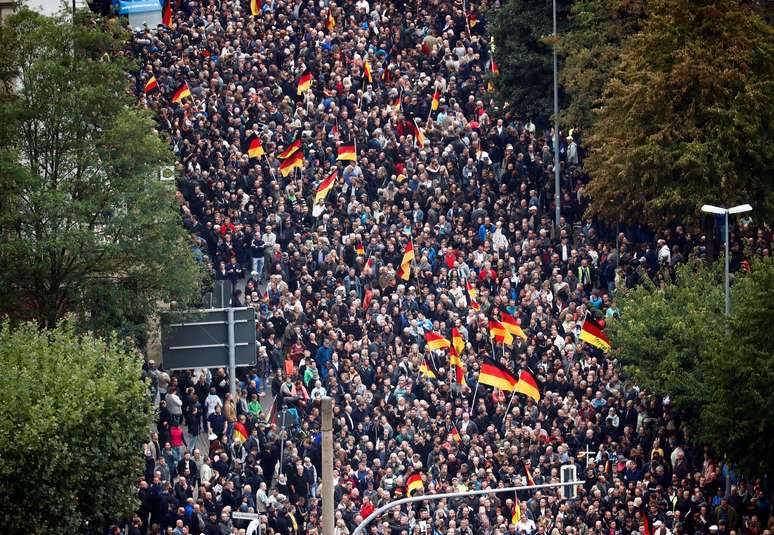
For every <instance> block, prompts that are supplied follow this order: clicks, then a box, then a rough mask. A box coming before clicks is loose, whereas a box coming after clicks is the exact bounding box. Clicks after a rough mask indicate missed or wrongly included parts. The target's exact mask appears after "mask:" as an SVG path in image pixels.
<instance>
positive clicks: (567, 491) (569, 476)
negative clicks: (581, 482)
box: [559, 464, 578, 500]
mask: <svg viewBox="0 0 774 535" xmlns="http://www.w3.org/2000/svg"><path fill="white" fill-rule="evenodd" d="M576 471H577V468H576V467H575V465H574V464H564V465H562V467H561V468H560V469H559V477H560V480H561V482H562V483H570V482H572V481H576ZM560 492H561V493H562V498H564V499H565V500H574V499H575V498H577V497H578V487H577V485H570V486H567V487H562V488H561V489H560Z"/></svg>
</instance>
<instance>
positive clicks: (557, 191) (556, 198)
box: [554, 0, 562, 233]
mask: <svg viewBox="0 0 774 535" xmlns="http://www.w3.org/2000/svg"><path fill="white" fill-rule="evenodd" d="M556 41H557V35H556V0H554V204H555V205H556V206H555V210H556V221H555V224H556V227H557V229H556V230H557V233H558V232H559V217H560V216H561V212H562V209H561V201H562V199H561V192H560V188H561V178H560V166H559V82H558V69H557V62H556V46H557V42H556Z"/></svg>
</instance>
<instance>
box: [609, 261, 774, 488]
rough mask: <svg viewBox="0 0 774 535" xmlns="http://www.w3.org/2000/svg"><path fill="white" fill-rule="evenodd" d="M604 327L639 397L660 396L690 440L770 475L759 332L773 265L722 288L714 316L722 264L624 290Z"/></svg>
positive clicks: (773, 421) (771, 305)
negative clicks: (642, 393)
mask: <svg viewBox="0 0 774 535" xmlns="http://www.w3.org/2000/svg"><path fill="white" fill-rule="evenodd" d="M619 300H620V304H621V319H620V320H617V321H613V322H610V324H609V328H608V330H609V334H610V337H611V340H612V343H613V347H614V351H616V355H617V356H618V357H619V359H620V361H621V362H622V364H623V365H624V369H625V371H626V372H627V373H629V374H631V375H633V376H634V377H635V378H636V379H637V380H638V381H639V382H640V383H641V384H642V385H643V387H645V388H647V389H648V390H649V391H651V392H654V393H657V394H659V395H669V396H670V399H671V400H672V402H673V403H674V406H675V407H676V408H677V409H678V410H679V411H680V413H681V414H682V416H683V419H684V420H685V421H686V422H687V423H688V424H689V427H690V429H691V431H692V432H693V433H694V435H695V437H696V439H697V440H698V441H703V442H706V443H707V444H710V445H712V446H713V447H714V448H716V449H717V450H718V451H720V452H721V453H723V454H725V455H726V456H727V458H728V459H729V460H730V461H731V462H733V463H735V464H737V465H738V467H739V469H740V470H742V471H743V472H745V473H747V474H749V475H768V476H770V477H771V476H772V475H774V453H772V452H771V451H769V450H770V448H769V449H768V450H767V449H766V448H754V447H751V445H753V444H761V445H763V444H769V443H771V441H772V440H774V416H773V415H774V393H772V389H771V384H772V381H774V367H772V365H771V364H772V351H771V343H770V340H769V339H768V334H769V333H768V329H769V328H770V323H771V318H772V317H774V260H772V259H766V260H762V261H757V262H753V264H752V271H751V273H749V274H747V273H744V272H741V273H738V274H737V275H736V277H735V281H734V284H733V286H732V302H733V309H732V314H731V317H730V318H728V319H727V318H726V317H725V316H724V315H723V283H722V264H721V263H720V262H718V263H715V264H712V265H710V266H706V265H705V264H703V263H701V262H699V261H698V260H695V261H691V262H689V263H688V264H686V265H683V266H681V267H679V268H678V269H677V270H676V274H675V280H674V282H672V281H670V282H667V283H665V284H663V285H662V286H659V287H656V286H654V285H652V284H651V285H646V286H642V287H639V288H636V289H633V290H628V291H626V292H625V293H623V295H622V296H621V297H620V298H619Z"/></svg>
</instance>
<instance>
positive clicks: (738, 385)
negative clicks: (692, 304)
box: [701, 259, 774, 480]
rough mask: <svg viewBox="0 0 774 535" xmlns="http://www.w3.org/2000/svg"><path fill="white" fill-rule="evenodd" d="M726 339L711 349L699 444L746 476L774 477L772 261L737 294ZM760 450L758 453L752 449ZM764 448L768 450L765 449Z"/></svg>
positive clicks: (741, 283) (741, 282)
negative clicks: (707, 395) (721, 454)
mask: <svg viewBox="0 0 774 535" xmlns="http://www.w3.org/2000/svg"><path fill="white" fill-rule="evenodd" d="M733 290H734V291H733V310H732V314H731V319H730V322H729V323H730V328H729V329H728V331H726V332H728V335H727V336H725V337H723V338H721V339H720V340H718V341H717V342H716V344H715V346H714V347H713V353H714V358H711V359H710V360H709V370H708V373H707V388H708V390H709V391H710V392H712V396H711V397H710V400H709V403H708V404H707V405H706V406H705V407H704V410H703V411H702V422H701V428H702V434H701V438H703V439H704V440H706V441H707V442H708V443H709V444H713V445H714V446H716V447H717V448H718V449H720V450H721V451H723V452H725V453H726V454H727V455H728V457H729V458H730V459H732V460H733V461H734V462H736V463H738V465H739V468H740V469H742V470H743V471H745V472H747V473H748V474H767V475H768V476H769V480H771V477H772V476H774V450H772V448H770V447H767V446H768V445H769V444H772V443H774V394H773V393H772V388H771V385H772V384H774V366H772V361H773V360H774V359H772V355H773V354H774V351H773V350H772V346H771V338H769V334H770V333H769V329H770V328H771V318H774V261H772V260H771V259H769V260H767V261H761V262H757V263H756V262H754V263H753V264H752V272H751V273H750V274H749V275H746V276H743V277H740V278H739V279H738V280H737V281H736V283H735V285H734V288H733ZM756 444H757V445H761V446H762V447H754V445H756ZM764 445H765V446H764Z"/></svg>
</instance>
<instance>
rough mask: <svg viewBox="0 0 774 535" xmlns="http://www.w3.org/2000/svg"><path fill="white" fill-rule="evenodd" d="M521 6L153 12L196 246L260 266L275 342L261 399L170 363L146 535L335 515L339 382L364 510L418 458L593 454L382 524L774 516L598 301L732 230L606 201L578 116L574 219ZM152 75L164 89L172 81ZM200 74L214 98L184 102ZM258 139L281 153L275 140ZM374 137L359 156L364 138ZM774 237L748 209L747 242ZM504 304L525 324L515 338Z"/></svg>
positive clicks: (488, 525)
mask: <svg viewBox="0 0 774 535" xmlns="http://www.w3.org/2000/svg"><path fill="white" fill-rule="evenodd" d="M496 7H497V6H496V5H494V4H491V3H486V2H482V3H480V4H479V3H477V2H467V3H463V2H462V1H453V2H443V1H440V0H417V1H415V2H405V1H402V0H397V1H391V2H386V1H381V2H379V1H372V2H369V1H368V0H358V1H356V2H341V3H334V2H328V1H327V0H322V1H320V2H319V3H314V2H306V1H304V0H295V1H293V2H286V1H283V0H278V1H268V0H264V2H263V3H261V2H260V1H258V2H257V3H256V2H252V3H251V2H247V3H245V2H235V1H231V0H223V1H216V0H202V1H187V0H182V1H180V2H178V3H177V4H174V3H173V9H172V22H171V24H170V25H169V27H159V28H158V29H153V30H150V29H134V33H133V38H132V40H131V42H130V43H129V52H130V53H131V54H132V55H133V56H134V57H136V58H137V59H138V61H139V64H140V65H141V70H140V72H139V73H138V74H137V76H136V78H135V81H136V87H137V93H138V98H139V99H140V101H141V103H142V104H143V105H144V106H147V107H148V108H150V109H152V110H153V111H154V112H155V113H156V115H157V118H158V127H159V129H160V130H161V131H163V132H164V133H165V134H166V135H168V137H169V139H170V142H171V143H172V144H173V145H174V148H175V151H176V155H177V158H178V161H179V165H180V167H181V169H180V171H181V173H180V178H179V180H178V187H179V189H178V201H179V204H180V211H181V215H182V219H183V222H184V224H185V226H186V227H187V228H188V229H189V230H190V231H191V237H192V238H191V239H192V247H194V248H195V250H196V251H197V254H198V256H199V258H200V260H201V261H202V262H203V263H205V264H206V265H207V266H208V267H209V268H210V269H211V271H212V274H213V277H214V278H216V279H222V280H227V281H230V282H231V283H233V284H234V287H235V288H239V289H238V290H236V291H235V292H234V296H233V299H232V301H233V303H234V304H235V305H239V306H250V307H254V308H255V309H256V311H257V313H258V332H257V337H258V343H259V352H258V355H257V359H256V366H255V367H254V368H251V369H249V370H240V373H239V377H238V379H239V389H238V395H237V397H236V399H234V398H232V397H231V395H230V394H229V381H228V377H227V374H226V372H225V371H224V370H212V371H208V370H191V371H184V372H175V373H166V372H164V371H162V370H161V369H159V368H158V367H157V366H156V364H155V363H153V362H149V364H148V369H147V374H148V376H149V377H150V378H151V379H152V384H153V387H154V394H155V395H156V399H157V400H158V401H159V406H160V411H159V423H158V432H157V433H153V435H152V436H151V437H150V439H149V441H148V442H147V444H145V456H146V471H145V472H146V473H145V476H144V478H143V480H142V481H141V482H140V486H139V494H140V499H141V507H140V509H139V511H138V513H137V516H136V517H135V518H134V519H132V524H131V528H130V533H131V534H132V535H137V534H145V533H153V534H156V533H167V534H172V535H183V534H188V533H190V534H200V533H203V534H207V535H215V534H219V535H226V534H230V533H237V532H239V533H241V532H242V531H243V530H244V529H245V528H246V525H247V522H246V521H243V520H237V519H234V518H232V514H233V513H234V512H235V511H242V512H258V513H261V514H262V520H261V522H262V531H261V533H264V534H266V533H277V534H283V535H288V534H302V533H303V534H316V533H320V532H321V529H320V520H321V519H320V517H321V510H322V508H321V496H320V488H319V482H320V476H321V473H322V467H321V464H320V462H321V459H320V436H319V428H320V406H319V404H320V399H321V398H322V397H323V396H326V395H327V396H331V397H333V398H334V401H335V407H334V413H335V414H334V433H335V440H334V443H335V453H334V463H335V473H334V478H335V480H334V484H335V503H336V506H335V507H336V513H335V515H336V520H335V521H336V527H335V533H337V534H338V535H344V534H348V533H351V531H352V530H353V529H354V527H355V526H357V525H358V524H359V523H360V522H361V521H362V520H363V519H364V518H365V517H367V516H368V515H369V514H370V513H371V512H372V511H374V509H375V508H377V507H379V506H381V505H384V504H385V503H387V502H389V501H391V500H394V499H396V498H397V497H402V496H405V495H406V493H407V491H408V489H407V480H408V479H409V478H410V477H411V476H412V475H414V474H419V475H420V477H421V485H419V487H421V488H418V489H417V490H416V492H423V493H425V494H434V493H442V492H453V491H469V490H482V489H489V488H497V487H508V486H513V485H523V484H526V483H527V482H532V481H534V482H535V483H545V482H555V481H558V480H559V468H560V467H561V466H562V465H565V464H573V463H574V464H575V465H576V466H577V470H578V475H579V477H581V478H583V479H584V480H585V484H584V485H583V486H582V488H580V489H579V493H578V496H577V498H575V499H572V500H562V499H561V498H560V497H559V493H558V491H556V490H551V489H548V490H541V491H523V492H519V493H518V494H516V495H514V494H487V495H483V496H467V497H461V498H455V499H450V500H441V501H426V502H420V503H418V504H416V505H414V506H403V507H399V508H396V509H394V510H392V511H390V512H388V513H385V515H384V516H382V517H380V518H378V519H377V521H376V522H374V523H372V524H371V525H370V526H369V528H368V532H369V533H378V534H384V535H387V534H389V535H403V534H407V535H413V534H421V535H472V534H505V533H513V534H522V535H523V534H526V535H535V534H541V535H542V534H550V535H559V534H560V533H564V534H567V535H574V534H587V533H594V534H598V535H601V534H603V533H604V534H607V535H619V534H629V533H634V532H638V533H643V534H645V535H651V534H654V533H658V535H668V534H670V533H675V534H684V533H685V534H689V535H693V534H702V535H730V534H731V533H751V534H753V535H759V534H761V535H763V534H766V533H770V532H771V526H772V524H771V519H770V516H769V511H770V505H771V504H770V503H769V501H768V492H767V491H766V489H765V487H764V486H763V484H762V483H761V482H760V481H749V482H747V481H737V480H736V479H735V478H733V477H731V475H730V474H729V473H727V472H726V470H725V469H724V467H723V465H722V464H721V462H720V460H719V459H717V458H715V456H714V454H713V452H712V451H711V450H710V449H702V448H699V447H696V446H694V445H690V444H689V443H688V442H687V441H686V436H685V432H684V427H683V425H682V423H681V422H680V420H679V418H678V417H677V415H676V414H675V413H674V412H673V409H672V406H671V405H670V402H669V399H668V398H666V399H662V398H658V397H655V396H652V395H649V394H648V393H646V392H643V391H641V390H640V389H639V388H638V387H637V385H636V384H633V383H632V382H631V381H629V380H627V379H626V378H625V377H622V376H621V375H620V370H619V369H617V367H616V363H615V362H614V361H613V360H612V359H611V358H608V357H607V356H606V354H605V353H603V352H602V351H601V350H599V349H597V348H595V347H592V346H589V345H588V344H586V343H584V342H582V341H580V340H579V330H580V325H581V323H582V321H583V320H584V318H585V317H586V315H587V314H592V315H594V316H595V317H597V318H601V319H607V320H612V319H613V318H615V316H616V315H617V314H619V312H618V308H617V304H616V291H617V290H618V289H620V288H624V287H632V286H634V285H637V284H639V283H640V282H641V281H642V280H643V279H644V278H646V277H649V278H651V279H653V280H656V281H657V280H658V279H659V277H664V276H668V273H669V270H670V269H671V268H672V267H674V266H675V265H676V264H678V263H680V262H682V261H683V260H684V259H686V258H687V256H688V255H689V254H691V253H692V252H695V251H701V249H702V248H703V247H705V246H706V245H707V244H706V243H704V242H705V238H704V237H702V236H696V235H691V234H690V233H689V232H687V231H686V230H685V229H683V228H682V227H680V226H676V227H673V228H670V229H665V230H664V231H663V232H660V233H658V234H656V235H654V234H651V233H648V232H646V231H642V230H639V229H628V228H625V229H624V228H621V229H616V230H615V231H611V230H610V229H607V228H604V227H602V226H600V225H598V224H597V222H595V221H594V220H593V219H588V218H585V217H584V212H585V209H586V207H587V206H588V204H589V202H590V199H589V197H588V196H587V195H586V194H585V185H586V184H587V182H588V180H589V177H588V176H587V175H586V174H585V173H584V170H583V157H584V148H583V142H582V138H581V131H580V129H579V128H575V129H573V130H572V131H570V130H569V129H568V131H567V132H562V134H561V136H559V137H560V139H561V140H560V143H559V146H558V151H559V155H560V160H561V162H562V166H561V179H562V181H561V188H562V189H561V194H560V198H561V206H560V208H561V214H562V218H561V220H560V222H559V224H558V225H557V224H554V222H553V211H554V208H555V206H554V204H553V198H554V186H553V161H554V156H553V154H554V147H553V142H552V135H553V133H552V132H551V131H545V132H543V131H541V130H540V129H539V128H538V127H537V126H536V125H535V124H534V123H533V122H532V120H531V118H529V117H524V116H522V115H520V113H519V110H518V107H519V103H516V102H514V103H509V104H505V105H502V106H501V105H498V104H497V102H496V101H495V99H494V98H493V97H492V95H491V92H490V89H491V87H490V85H489V84H490V82H491V80H492V79H493V77H496V76H497V73H496V71H497V69H496V67H495V66H494V65H493V64H492V56H491V44H490V37H489V35H488V33H487V26H488V22H489V21H488V20H487V19H488V18H491V17H493V16H496ZM253 9H255V10H256V11H257V12H258V13H257V14H256V15H253V14H252V13H251V10H253ZM366 62H367V63H368V67H366V66H365V64H366ZM369 70H370V71H371V76H370V78H371V79H370V80H369V75H368V73H367V71H369ZM306 73H311V74H312V82H311V87H310V88H309V89H308V90H305V91H300V90H299V89H301V88H299V79H300V78H301V77H302V76H303V75H304V74H306ZM151 77H155V79H156V80H157V83H158V87H159V89H160V90H159V91H153V92H150V91H149V92H147V93H146V92H145V91H144V88H146V86H147V83H148V80H150V79H151ZM183 84H187V85H188V88H189V90H190V96H188V97H185V98H182V99H181V100H180V101H179V102H174V103H173V102H172V98H171V97H172V95H173V94H175V93H176V91H177V90H178V88H180V87H181V86H182V85H183ZM436 91H437V94H438V96H439V98H438V99H437V104H438V105H437V109H432V108H433V107H434V106H433V104H432V103H433V95H434V94H435V93H436ZM299 93H300V94H299ZM418 129H420V130H419V131H418ZM423 137H424V138H425V139H424V140H423V139H422V138H423ZM254 139H258V140H260V145H261V149H262V151H263V152H264V154H261V155H259V156H257V157H253V158H251V157H250V155H249V154H248V147H249V146H250V141H251V140H254ZM296 139H300V140H302V147H301V148H300V149H299V150H301V151H303V163H302V165H301V166H300V167H299V168H298V169H294V170H293V171H292V172H291V173H290V174H288V175H287V176H284V174H283V173H282V172H281V171H282V170H281V169H280V165H281V163H282V161H283V160H281V159H279V158H278V155H280V153H282V152H283V151H286V149H288V147H291V146H292V144H293V142H294V141H295V140H296ZM350 144H353V145H354V146H355V147H356V152H357V156H356V158H355V159H354V161H353V160H346V161H337V155H338V153H339V148H340V147H341V146H342V145H350ZM334 168H337V169H338V174H337V178H336V181H335V184H334V187H333V188H332V190H331V191H330V192H329V193H328V194H327V195H326V196H325V199H324V200H323V201H322V202H320V203H318V205H319V206H318V207H317V208H316V209H315V207H314V205H315V202H314V199H315V192H316V191H317V189H318V187H319V185H320V184H321V183H322V182H323V181H324V179H326V178H327V177H329V176H331V173H332V170H333V169H334ZM742 223H744V222H742ZM710 239H711V237H710ZM770 242H771V236H770V235H768V234H766V233H764V232H761V233H760V234H758V235H747V234H745V233H744V232H742V233H740V234H735V235H734V251H735V253H734V254H735V260H734V261H735V262H737V263H741V262H742V260H743V257H742V252H741V251H742V248H743V246H744V245H749V246H752V247H753V248H755V249H758V250H759V252H761V254H768V251H769V250H770ZM409 244H411V245H412V246H413V250H414V256H415V258H414V260H413V261H411V262H410V265H409V266H408V267H409V274H408V275H409V276H408V279H405V278H403V277H401V272H400V270H401V267H402V264H403V259H404V253H405V252H406V249H407V247H408V245H409ZM404 271H405V270H404ZM242 287H244V290H243V291H242ZM502 313H507V314H510V315H512V316H513V317H515V318H516V319H517V320H518V321H519V322H520V325H521V328H522V329H523V331H524V332H525V333H526V335H527V339H526V340H522V339H521V338H519V337H517V338H516V340H515V342H514V344H513V345H512V346H510V347H509V346H507V345H505V344H502V343H497V342H496V341H493V340H492V339H491V337H490V332H489V329H488V320H489V319H490V318H494V319H497V318H499V317H500V316H501V314H502ZM452 328H454V329H457V331H458V332H459V333H460V334H461V336H462V339H463V341H464V349H462V350H461V351H460V359H461V361H462V364H463V366H464V384H461V383H462V382H461V381H459V380H458V378H457V376H456V375H455V370H453V369H452V367H451V366H450V363H449V352H448V351H436V352H433V351H430V350H429V348H427V347H426V342H425V333H426V332H428V331H433V332H436V333H439V334H441V335H442V336H445V337H447V338H449V337H450V333H451V329H452ZM485 359H494V360H495V361H497V362H499V363H500V364H501V365H502V366H504V367H506V368H508V369H510V370H512V371H513V372H514V374H518V372H519V371H520V370H530V371H531V372H532V373H534V375H535V377H536V378H537V379H538V382H539V387H540V388H539V389H540V399H539V400H535V399H532V398H531V397H527V396H523V395H521V394H515V395H513V396H511V394H510V393H506V392H502V391H498V390H495V389H492V388H491V387H489V386H486V385H483V384H477V378H478V371H479V369H480V366H481V364H482V362H484V361H485ZM423 362H426V363H428V364H429V365H430V366H431V368H432V369H433V370H434V371H433V375H435V377H431V376H430V375H429V374H427V373H425V372H424V371H422V370H421V369H420V367H421V366H422V364H423ZM266 390H269V391H270V395H268V396H264V395H263V393H264V392H265V391H266ZM267 401H268V403H267ZM264 405H265V406H264ZM281 424H286V425H284V426H283V425H281Z"/></svg>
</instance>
